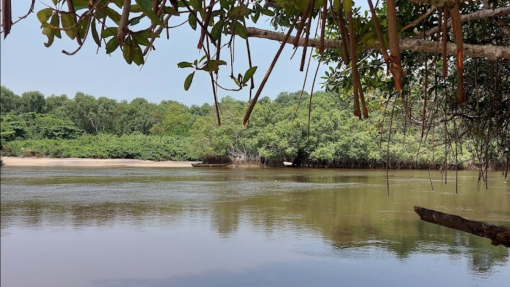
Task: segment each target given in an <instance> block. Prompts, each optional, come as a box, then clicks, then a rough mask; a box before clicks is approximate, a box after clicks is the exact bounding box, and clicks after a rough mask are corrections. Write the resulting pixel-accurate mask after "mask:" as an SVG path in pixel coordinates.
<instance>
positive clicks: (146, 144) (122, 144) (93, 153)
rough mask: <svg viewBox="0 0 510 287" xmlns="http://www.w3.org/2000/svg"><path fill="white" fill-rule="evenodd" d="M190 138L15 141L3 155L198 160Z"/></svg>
mask: <svg viewBox="0 0 510 287" xmlns="http://www.w3.org/2000/svg"><path fill="white" fill-rule="evenodd" d="M189 142H190V139H189V138H179V137H167V136H146V135H141V134H132V135H124V136H120V137H119V136H116V135H111V134H99V135H96V136H91V135H85V136H81V137H78V138H76V139H70V140H63V139H43V140H24V141H12V142H8V143H6V144H5V145H4V149H3V151H2V155H3V156H18V157H22V156H27V155H29V156H32V155H40V156H45V157H54V158H67V157H77V158H128V159H144V160H196V159H197V157H196V156H194V153H193V151H192V150H189V147H190V144H189Z"/></svg>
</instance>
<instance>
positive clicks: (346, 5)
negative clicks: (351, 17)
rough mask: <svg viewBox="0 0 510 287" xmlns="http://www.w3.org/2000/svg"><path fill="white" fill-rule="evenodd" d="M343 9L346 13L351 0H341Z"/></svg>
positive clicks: (350, 5) (350, 8)
mask: <svg viewBox="0 0 510 287" xmlns="http://www.w3.org/2000/svg"><path fill="white" fill-rule="evenodd" d="M343 1H344V2H343V4H344V11H345V12H346V13H347V12H349V11H351V10H352V0H343Z"/></svg>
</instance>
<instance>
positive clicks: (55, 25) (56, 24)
mask: <svg viewBox="0 0 510 287" xmlns="http://www.w3.org/2000/svg"><path fill="white" fill-rule="evenodd" d="M50 25H51V28H52V29H53V30H55V31H53V34H54V35H55V36H56V37H57V38H59V39H60V38H62V35H61V34H60V17H58V15H57V14H56V13H55V14H53V15H52V16H51V20H50Z"/></svg>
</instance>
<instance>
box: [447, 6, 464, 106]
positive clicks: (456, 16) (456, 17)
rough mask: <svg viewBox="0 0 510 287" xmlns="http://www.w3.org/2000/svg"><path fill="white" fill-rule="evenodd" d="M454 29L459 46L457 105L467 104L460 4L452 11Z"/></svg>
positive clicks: (456, 43)
mask: <svg viewBox="0 0 510 287" xmlns="http://www.w3.org/2000/svg"><path fill="white" fill-rule="evenodd" d="M450 15H451V18H452V27H453V38H454V40H455V45H457V104H462V103H465V102H466V95H465V94H464V61H463V59H462V53H463V51H464V44H463V42H462V22H461V20H460V12H459V4H458V3H456V4H455V5H453V7H452V9H451V10H450Z"/></svg>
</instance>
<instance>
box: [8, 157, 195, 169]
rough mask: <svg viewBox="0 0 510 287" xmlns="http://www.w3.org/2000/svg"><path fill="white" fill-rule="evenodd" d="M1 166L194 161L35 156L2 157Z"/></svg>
mask: <svg viewBox="0 0 510 287" xmlns="http://www.w3.org/2000/svg"><path fill="white" fill-rule="evenodd" d="M2 160H3V163H4V165H3V167H2V168H8V167H13V166H56V167H58V166H74V167H110V166H115V167H192V166H191V164H192V163H196V162H195V161H193V162H191V161H151V160H139V159H92V158H35V157H33V158H32V157H29V158H27V157H24V158H21V157H2Z"/></svg>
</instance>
